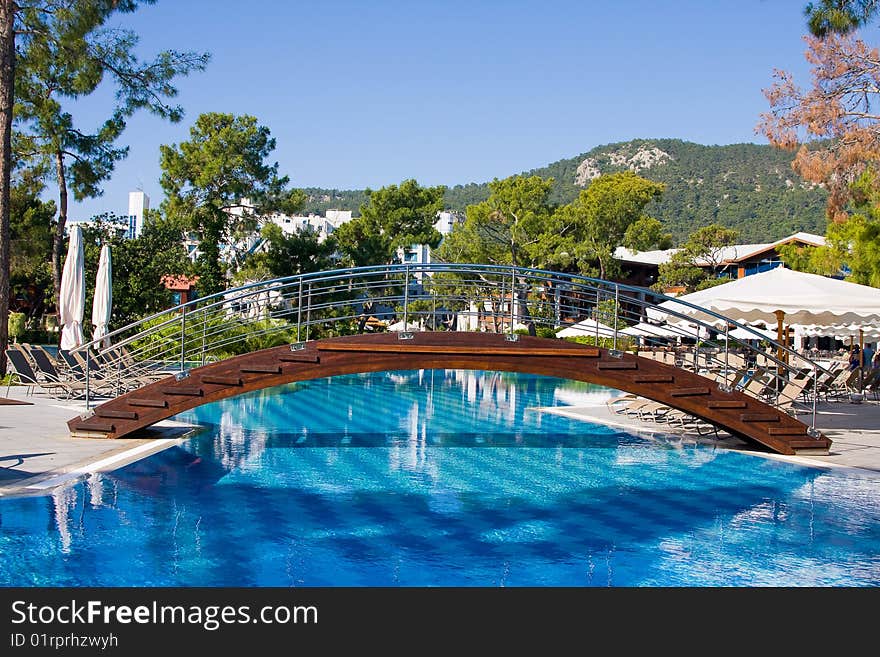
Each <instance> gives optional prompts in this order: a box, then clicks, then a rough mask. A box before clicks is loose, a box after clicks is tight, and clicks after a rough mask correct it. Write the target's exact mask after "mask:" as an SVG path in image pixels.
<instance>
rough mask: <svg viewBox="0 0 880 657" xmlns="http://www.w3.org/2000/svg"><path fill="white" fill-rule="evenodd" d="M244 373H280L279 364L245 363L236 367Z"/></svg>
mask: <svg viewBox="0 0 880 657" xmlns="http://www.w3.org/2000/svg"><path fill="white" fill-rule="evenodd" d="M238 371H239V372H242V373H244V374H281V366H280V365H245V366H243V367H239V368H238Z"/></svg>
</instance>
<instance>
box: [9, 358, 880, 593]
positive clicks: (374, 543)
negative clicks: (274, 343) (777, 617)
mask: <svg viewBox="0 0 880 657" xmlns="http://www.w3.org/2000/svg"><path fill="white" fill-rule="evenodd" d="M608 394H609V391H607V390H604V389H601V388H597V387H593V386H589V385H587V384H581V383H575V382H571V381H564V380H561V379H554V378H549V377H538V376H526V375H513V374H499V373H491V372H460V371H446V372H444V371H420V372H418V371H412V372H390V373H389V372H386V373H379V374H370V375H356V376H346V377H337V378H334V379H323V380H317V381H312V382H307V383H302V384H293V385H290V386H285V387H282V388H277V389H273V390H267V391H263V392H262V393H258V394H251V395H246V396H243V397H239V398H236V399H230V400H226V401H224V402H221V403H217V404H213V405H211V406H206V407H203V408H200V409H197V410H195V411H192V412H190V413H188V414H186V415H185V416H183V417H182V418H181V419H186V420H189V421H198V422H199V423H201V424H204V425H206V427H207V430H206V431H204V432H203V433H201V434H200V435H199V436H198V437H196V438H194V439H191V440H189V441H186V442H184V443H182V444H181V445H180V446H177V447H173V448H171V449H168V450H166V451H164V452H161V453H159V454H157V455H154V456H152V457H150V458H147V459H144V460H142V461H139V462H137V463H134V464H132V465H130V466H127V467H125V468H123V469H121V470H118V471H116V472H113V473H105V474H102V475H93V476H91V477H90V478H89V479H88V480H85V481H82V482H78V483H76V484H74V485H71V486H68V487H65V488H60V489H57V490H55V491H54V492H53V494H51V495H50V496H43V497H28V498H16V499H5V500H0V584H2V585H4V586H13V585H14V586H22V585H23V586H31V585H43V586H132V585H133V586H178V585H180V586H337V585H354V586H373V585H381V586H394V585H402V586H411V585H415V586H422V585H451V586H470V585H481V586H483V585H485V586H522V585H531V586H544V585H561V586H608V585H611V586H716V585H728V586H753V585H765V586H799V585H812V586H876V585H878V584H880V479H878V478H873V477H867V476H866V477H853V476H851V475H850V476H845V475H844V474H840V473H835V472H832V471H825V470H817V469H808V468H803V467H800V466H795V465H791V464H787V463H783V462H781V461H778V460H774V459H769V458H763V457H756V456H749V455H745V454H741V453H737V452H732V451H727V450H723V449H720V448H719V449H715V448H713V447H711V446H696V445H687V444H682V443H681V442H676V441H674V440H667V441H664V440H660V439H657V438H649V437H638V436H633V435H629V434H626V433H621V432H619V431H616V430H614V429H610V428H606V427H602V426H598V425H594V424H591V423H588V422H584V421H580V420H576V419H569V418H566V417H562V416H560V415H556V414H552V413H549V412H545V411H541V410H540V409H541V408H543V407H548V406H565V405H568V404H578V405H590V404H601V403H602V400H603V399H604V398H606V397H607V396H608Z"/></svg>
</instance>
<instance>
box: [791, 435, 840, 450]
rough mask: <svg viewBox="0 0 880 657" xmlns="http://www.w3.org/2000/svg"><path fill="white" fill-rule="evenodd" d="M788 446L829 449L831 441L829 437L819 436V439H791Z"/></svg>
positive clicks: (793, 447)
mask: <svg viewBox="0 0 880 657" xmlns="http://www.w3.org/2000/svg"><path fill="white" fill-rule="evenodd" d="M788 446H789V447H791V448H792V449H823V448H824V449H828V448H829V447H830V446H831V441H830V440H828V439H827V438H819V439H818V440H790V441H788Z"/></svg>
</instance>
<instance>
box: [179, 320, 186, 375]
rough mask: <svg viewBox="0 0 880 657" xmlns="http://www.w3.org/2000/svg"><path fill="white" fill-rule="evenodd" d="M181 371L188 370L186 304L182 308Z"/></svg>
mask: <svg viewBox="0 0 880 657" xmlns="http://www.w3.org/2000/svg"><path fill="white" fill-rule="evenodd" d="M180 310H181V312H180V371H181V372H184V371H186V306H184V307H183V308H181V309H180Z"/></svg>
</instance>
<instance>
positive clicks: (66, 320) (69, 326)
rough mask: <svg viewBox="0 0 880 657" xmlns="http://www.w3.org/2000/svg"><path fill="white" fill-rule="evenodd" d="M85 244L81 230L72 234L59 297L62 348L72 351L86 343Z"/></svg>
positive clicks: (77, 228) (76, 230) (73, 231)
mask: <svg viewBox="0 0 880 657" xmlns="http://www.w3.org/2000/svg"><path fill="white" fill-rule="evenodd" d="M83 261H84V256H83V244H82V228H80V227H79V226H74V227H73V228H72V229H71V230H70V243H69V244H68V246H67V259H66V260H65V261H64V270H63V271H62V273H61V290H59V294H58V305H59V309H58V312H59V315H60V318H59V319H60V320H61V348H62V349H64V350H68V349H73V348H75V347H78V346H79V345H81V344H82V343H83V331H82V320H83V309H84V308H85V305H86V288H85V280H84V279H85V271H84V265H83Z"/></svg>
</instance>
